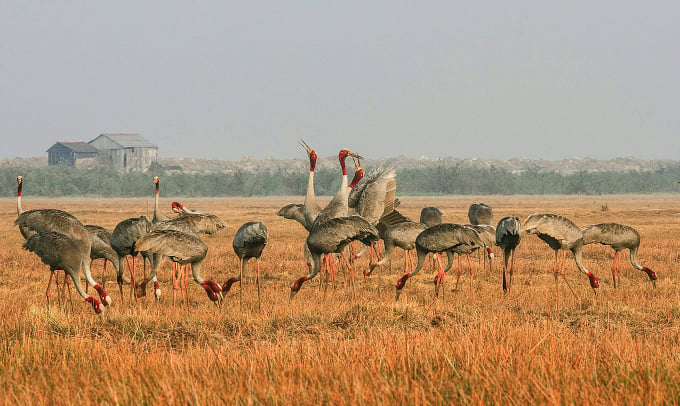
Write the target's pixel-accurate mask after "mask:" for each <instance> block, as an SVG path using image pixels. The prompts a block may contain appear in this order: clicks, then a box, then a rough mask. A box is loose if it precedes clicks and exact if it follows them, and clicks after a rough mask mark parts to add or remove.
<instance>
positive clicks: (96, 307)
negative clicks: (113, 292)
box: [85, 296, 102, 314]
mask: <svg viewBox="0 0 680 406" xmlns="http://www.w3.org/2000/svg"><path fill="white" fill-rule="evenodd" d="M85 301H86V302H87V303H89V304H91V305H92V309H94V312H95V313H97V314H99V313H101V312H102V308H101V306H100V303H99V300H97V299H95V298H93V297H92V296H88V297H86V298H85Z"/></svg>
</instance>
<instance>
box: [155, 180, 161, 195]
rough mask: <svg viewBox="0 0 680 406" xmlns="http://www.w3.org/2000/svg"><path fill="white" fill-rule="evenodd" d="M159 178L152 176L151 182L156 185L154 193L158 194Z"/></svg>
mask: <svg viewBox="0 0 680 406" xmlns="http://www.w3.org/2000/svg"><path fill="white" fill-rule="evenodd" d="M160 182H161V181H160V180H159V179H158V176H154V177H153V184H154V185H156V194H158V186H160V185H159V184H160Z"/></svg>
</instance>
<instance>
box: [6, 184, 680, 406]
mask: <svg viewBox="0 0 680 406" xmlns="http://www.w3.org/2000/svg"><path fill="white" fill-rule="evenodd" d="M301 200H302V199H301V198H289V199H280V198H277V199H266V198H261V199H193V200H187V201H186V202H184V203H185V204H186V205H187V206H189V207H196V208H201V209H204V210H208V211H210V212H213V213H215V214H217V215H219V216H221V217H222V218H223V219H224V220H225V221H226V222H227V224H228V225H229V228H228V230H227V231H226V232H223V233H222V234H220V235H217V236H212V237H206V238H205V241H206V243H207V244H208V246H209V247H210V249H209V252H208V256H207V259H206V262H205V264H204V276H205V277H206V278H213V279H215V280H216V281H218V282H219V283H220V284H221V283H223V282H224V281H225V280H226V279H227V278H228V277H229V276H230V275H233V274H235V273H236V272H237V265H238V261H237V259H236V258H235V255H234V254H233V251H232V248H231V239H232V237H233V235H234V233H235V232H236V229H237V228H238V226H239V225H240V224H242V223H243V222H245V221H248V220H261V221H263V222H265V223H266V224H267V226H268V227H269V231H270V244H269V246H268V247H267V248H266V250H265V253H264V255H263V258H262V264H263V275H264V279H263V297H262V303H263V306H262V311H258V310H257V293H256V288H255V285H254V279H253V274H254V272H251V273H250V275H249V277H248V279H247V284H246V285H245V286H244V291H243V294H244V305H243V308H242V309H239V305H238V292H239V288H238V285H235V286H234V287H233V288H232V291H231V292H230V293H229V294H228V295H227V297H226V299H225V302H224V305H223V307H222V308H221V309H217V308H216V307H215V306H214V305H213V304H211V303H210V301H209V300H208V298H207V296H206V294H205V292H204V291H203V289H202V288H201V287H200V286H198V285H196V284H194V283H193V282H190V284H189V294H188V296H189V303H188V304H186V305H178V306H177V307H176V308H173V305H172V287H171V283H170V272H169V265H167V264H166V265H164V267H163V268H162V270H161V272H160V275H159V276H160V280H161V283H162V287H163V290H164V292H163V295H164V296H163V299H162V302H161V303H160V304H158V305H157V304H155V303H154V302H153V299H152V297H149V298H145V299H143V300H140V301H138V302H137V303H135V304H132V303H131V302H130V300H129V298H128V297H127V296H126V298H125V302H124V303H121V300H120V296H119V295H118V293H117V288H116V287H115V284H112V283H109V284H108V285H107V290H108V291H109V292H110V293H111V294H112V297H113V299H114V303H113V305H112V306H111V307H110V308H108V309H106V310H105V312H104V313H103V314H102V315H101V316H97V315H95V314H94V313H93V312H92V309H91V307H89V305H87V304H86V303H85V302H84V301H82V300H78V299H75V297H74V310H73V311H72V310H71V309H70V307H69V308H65V309H64V308H60V307H59V306H57V305H56V304H53V305H52V306H51V307H50V308H48V307H47V306H46V302H45V297H44V289H45V286H46V284H47V280H48V272H47V271H46V268H45V266H43V265H42V264H40V263H39V262H38V263H37V264H35V263H34V256H33V255H32V254H30V253H28V252H25V251H22V250H21V244H22V238H21V235H20V234H19V232H18V230H17V229H16V228H15V227H13V221H14V218H15V217H16V216H15V206H14V204H15V202H14V200H11V199H6V200H0V264H1V265H2V266H0V314H2V315H3V316H2V318H1V319H0V343H1V344H0V345H1V346H2V347H1V348H0V366H1V367H0V388H2V396H1V397H0V398H2V399H4V401H5V403H6V404H36V403H49V404H73V403H82V404H95V403H96V404H138V403H147V404H166V403H181V404H202V403H210V404H215V403H217V404H236V403H241V404H252V403H255V404H258V403H264V404H291V403H298V404H320V403H332V404H352V405H354V404H375V403H383V404H384V403H391V404H402V403H409V404H444V403H472V404H501V403H503V404H518V405H521V404H527V403H529V402H530V403H540V404H567V403H575V404H650V403H675V404H677V403H678V402H680V356H679V355H678V354H680V351H679V349H680V344H679V342H680V334H679V333H680V321H679V320H678V316H680V295H679V294H678V292H679V291H678V288H677V283H678V280H677V276H676V275H675V272H674V267H675V266H676V265H677V263H678V259H679V258H678V257H679V253H680V251H679V250H678V243H677V238H676V236H677V234H678V231H679V230H680V224H679V222H680V216H679V213H678V212H680V207H678V201H677V198H676V197H675V196H652V197H647V196H615V197H611V196H607V197H536V196H532V197H483V198H479V197H460V198H459V197H456V198H404V199H402V200H403V201H404V203H403V205H402V207H401V208H400V210H402V211H403V212H404V213H405V214H406V215H409V216H410V217H412V218H416V219H417V218H418V215H419V211H420V208H421V207H423V206H429V205H436V206H438V207H440V208H441V209H442V211H443V212H444V214H445V217H444V220H445V221H447V222H459V223H460V222H467V218H466V213H467V207H468V206H469V204H470V203H473V202H476V201H480V200H483V201H485V202H486V203H488V204H491V205H492V206H493V207H494V211H495V215H496V219H499V218H500V217H502V216H505V215H510V214H513V215H518V216H520V217H521V218H522V219H525V218H526V216H528V215H529V214H530V213H533V212H553V213H558V214H562V215H564V216H567V217H569V218H571V219H572V220H574V221H575V222H576V223H577V224H578V225H580V226H584V225H586V224H592V223H596V222H604V221H616V222H622V223H626V224H629V225H632V226H634V227H636V228H637V229H638V231H639V232H640V233H641V235H642V246H641V250H640V253H639V260H640V262H641V263H643V264H644V265H647V266H649V267H651V268H652V269H654V270H655V271H656V272H657V274H658V275H659V281H658V283H657V289H652V287H651V284H650V282H649V281H648V279H647V277H646V275H644V274H642V273H641V272H638V271H635V270H634V269H633V268H632V267H630V265H629V263H627V262H626V263H625V264H624V266H623V275H622V281H621V286H620V287H619V288H617V289H616V290H615V289H613V287H612V283H611V273H610V271H609V266H610V263H611V258H612V253H613V251H611V250H610V249H608V248H604V247H595V246H590V247H587V248H586V250H585V263H586V266H587V267H589V268H590V269H591V270H592V271H593V272H594V273H595V274H596V275H597V276H598V277H599V279H600V281H601V287H600V289H599V292H598V294H597V296H594V295H593V293H592V291H591V289H590V287H589V285H588V281H587V278H586V277H585V276H584V275H582V274H580V273H579V272H578V271H577V270H576V268H575V266H574V265H573V261H571V262H568V265H567V271H568V274H567V276H568V278H569V280H570V281H571V284H572V286H574V288H575V290H576V292H577V294H578V295H579V300H577V299H575V298H574V296H573V295H572V294H571V293H570V292H569V290H568V288H567V287H566V285H565V284H564V283H563V282H560V285H559V295H558V294H557V293H556V292H555V289H554V286H555V285H554V280H553V275H552V260H553V253H552V251H551V250H550V249H549V248H548V247H547V245H545V244H544V243H542V242H541V241H540V240H538V239H537V238H536V237H534V236H530V237H526V238H524V240H523V241H522V243H521V245H520V248H519V250H518V253H517V262H516V273H515V277H514V280H513V288H512V291H511V292H510V293H509V294H507V295H504V294H503V292H502V290H501V287H500V274H499V270H500V268H499V266H500V264H499V261H498V260H496V262H495V263H494V272H493V273H489V271H488V270H483V269H482V268H481V265H479V262H478V258H477V257H475V259H474V264H475V265H477V273H476V277H475V283H474V288H473V291H471V290H470V287H469V274H468V273H467V267H466V266H465V267H464V272H465V273H464V275H463V277H462V280H461V289H460V290H459V291H452V288H453V285H454V283H455V274H453V275H449V276H448V278H447V281H446V285H445V288H444V295H443V297H440V298H438V299H436V298H434V294H433V293H434V289H433V285H432V283H431V282H432V277H433V273H432V271H431V270H429V269H427V270H425V271H424V272H422V273H421V274H419V275H417V276H416V277H414V278H413V279H412V280H411V281H409V282H408V284H407V285H406V287H405V289H404V292H403V293H402V295H401V298H400V300H399V301H398V302H396V303H395V301H394V293H395V292H394V284H395V282H396V280H397V279H398V277H399V276H400V272H401V269H402V266H403V265H402V264H403V255H402V252H401V251H398V252H397V253H396V254H395V257H394V259H393V263H392V267H391V268H392V269H391V270H390V269H389V267H387V268H379V269H376V271H375V272H374V274H373V276H371V277H370V278H369V279H364V278H363V277H361V276H358V277H357V285H356V298H355V300H354V301H351V299H350V297H351V296H350V291H349V289H347V288H346V287H345V284H344V279H345V276H344V274H343V273H340V274H339V275H338V277H337V286H336V287H335V288H333V287H329V288H328V289H327V290H324V289H323V286H322V285H321V284H320V282H321V280H322V278H317V279H316V280H314V281H311V282H308V283H306V284H305V285H304V286H303V288H302V290H301V291H300V293H299V294H298V295H297V296H296V297H295V299H294V300H293V301H292V303H291V302H290V301H289V292H290V289H289V287H290V285H291V283H292V282H293V281H294V280H295V279H296V278H297V277H299V276H301V275H303V274H305V273H306V270H305V268H304V263H303V259H302V252H301V244H302V241H303V239H304V238H305V232H304V230H303V229H302V227H301V226H300V225H298V224H297V223H294V222H292V221H291V220H285V219H282V218H279V217H276V215H275V213H276V210H277V209H278V208H279V207H281V206H282V205H283V204H285V203H289V202H293V201H301ZM170 201H171V200H170V199H162V207H163V208H164V209H166V208H169V204H170ZM151 203H152V202H151V199H125V200H113V199H111V200H99V199H83V200H76V199H72V200H69V199H60V200H48V199H40V200H38V199H31V198H30V197H26V198H25V200H24V207H25V208H26V209H30V208H44V207H56V208H62V209H65V210H68V211H70V212H71V213H73V214H75V215H76V216H78V217H79V218H80V219H82V220H83V221H84V222H85V223H96V224H100V225H103V226H106V227H109V228H113V226H115V224H116V223H117V222H118V221H120V220H122V219H124V218H127V217H131V216H137V215H139V214H141V213H146V214H150V211H151V207H152V205H151ZM603 204H606V205H607V207H608V210H606V211H603V210H602V205H603ZM164 211H165V212H167V213H168V214H169V211H170V210H169V209H168V210H164ZM496 254H497V258H500V251H499V250H498V249H496ZM365 266H366V260H365V259H363V260H361V261H360V265H359V269H360V270H361V269H363V268H364V267H365ZM101 267H102V265H101V262H95V264H94V265H93V270H94V275H95V278H97V279H101ZM109 268H110V267H109ZM454 269H455V268H454ZM108 279H109V281H111V280H113V277H112V275H111V271H110V269H109V276H108ZM126 293H128V290H127V289H126Z"/></svg>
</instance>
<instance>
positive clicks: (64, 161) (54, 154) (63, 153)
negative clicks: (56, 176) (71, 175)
mask: <svg viewBox="0 0 680 406" xmlns="http://www.w3.org/2000/svg"><path fill="white" fill-rule="evenodd" d="M47 162H48V165H50V166H54V165H68V166H73V156H72V153H71V151H70V150H68V149H63V150H62V149H56V148H55V149H54V150H52V151H50V152H49V153H48V155H47Z"/></svg>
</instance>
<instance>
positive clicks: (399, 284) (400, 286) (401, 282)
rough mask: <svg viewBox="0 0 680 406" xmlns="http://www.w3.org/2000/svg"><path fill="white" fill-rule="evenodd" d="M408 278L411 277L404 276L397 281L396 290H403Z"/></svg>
mask: <svg viewBox="0 0 680 406" xmlns="http://www.w3.org/2000/svg"><path fill="white" fill-rule="evenodd" d="M410 277H411V275H409V274H404V276H402V277H401V278H399V280H398V281H397V290H402V289H404V285H406V281H407V280H408V278H410Z"/></svg>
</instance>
